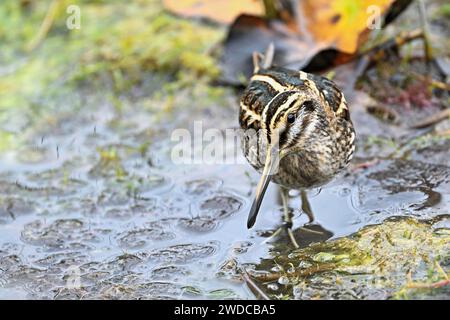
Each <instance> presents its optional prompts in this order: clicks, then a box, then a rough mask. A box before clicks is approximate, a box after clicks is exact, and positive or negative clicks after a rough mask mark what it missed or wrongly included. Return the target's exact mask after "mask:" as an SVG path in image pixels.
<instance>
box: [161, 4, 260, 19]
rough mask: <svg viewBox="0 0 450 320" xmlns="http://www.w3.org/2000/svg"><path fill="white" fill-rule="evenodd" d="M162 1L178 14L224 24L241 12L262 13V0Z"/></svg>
mask: <svg viewBox="0 0 450 320" xmlns="http://www.w3.org/2000/svg"><path fill="white" fill-rule="evenodd" d="M163 3H164V6H165V7H166V8H167V9H168V10H170V11H172V12H174V13H176V14H179V15H180V16H184V17H204V18H209V19H211V20H214V21H217V22H220V23H225V24H229V23H231V22H233V20H234V19H235V18H236V16H238V15H240V14H241V13H247V14H254V15H258V16H262V15H264V5H263V1H262V0H209V1H208V0H163Z"/></svg>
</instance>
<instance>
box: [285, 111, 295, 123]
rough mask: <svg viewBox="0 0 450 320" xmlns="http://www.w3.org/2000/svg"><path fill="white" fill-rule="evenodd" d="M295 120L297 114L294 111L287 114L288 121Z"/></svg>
mask: <svg viewBox="0 0 450 320" xmlns="http://www.w3.org/2000/svg"><path fill="white" fill-rule="evenodd" d="M294 121H295V114H294V113H289V114H288V116H287V122H289V123H294Z"/></svg>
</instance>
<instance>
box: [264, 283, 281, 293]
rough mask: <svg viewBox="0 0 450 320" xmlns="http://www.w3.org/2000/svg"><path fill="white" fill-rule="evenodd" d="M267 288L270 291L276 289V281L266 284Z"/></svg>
mask: <svg viewBox="0 0 450 320" xmlns="http://www.w3.org/2000/svg"><path fill="white" fill-rule="evenodd" d="M267 289H269V290H272V291H277V290H278V289H279V288H278V285H277V284H276V283H269V284H268V285H267Z"/></svg>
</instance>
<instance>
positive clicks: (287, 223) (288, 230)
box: [281, 221, 300, 249]
mask: <svg viewBox="0 0 450 320" xmlns="http://www.w3.org/2000/svg"><path fill="white" fill-rule="evenodd" d="M281 228H283V229H285V230H286V233H287V235H288V238H289V240H290V241H291V243H292V245H293V246H294V248H295V249H298V248H300V246H299V245H298V243H297V240H295V236H294V232H293V231H292V221H285V222H284V223H283V225H282V227H281Z"/></svg>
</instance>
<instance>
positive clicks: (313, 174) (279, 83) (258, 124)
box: [239, 45, 355, 247]
mask: <svg viewBox="0 0 450 320" xmlns="http://www.w3.org/2000/svg"><path fill="white" fill-rule="evenodd" d="M273 55H274V47H273V45H270V46H269V48H268V49H267V51H266V53H265V55H262V54H259V53H255V54H254V55H253V64H254V74H253V76H252V77H251V79H250V82H249V84H248V86H247V88H246V89H245V91H244V93H243V94H242V97H241V100H240V111H239V123H240V127H241V129H243V130H244V132H245V134H244V135H243V139H242V143H241V145H242V149H243V152H244V155H245V157H246V159H247V161H248V162H249V163H250V164H251V165H252V166H253V167H254V168H255V169H256V170H257V171H258V172H260V173H261V174H262V176H261V178H260V180H259V183H258V185H257V188H256V195H255V199H254V201H253V204H252V207H251V209H250V213H249V216H248V221H247V227H248V228H251V227H252V226H253V225H254V223H255V221H256V217H257V215H258V211H259V209H260V206H261V202H262V200H263V197H264V193H265V191H266V189H267V186H268V185H269V182H270V181H272V182H274V183H276V184H278V185H279V186H280V192H281V199H282V202H283V209H284V227H285V228H286V231H287V233H288V236H289V238H290V240H291V241H292V243H293V245H294V246H295V247H298V244H297V242H296V241H295V237H294V235H293V232H292V213H291V211H290V210H289V206H288V200H289V190H291V189H296V190H300V192H301V199H302V211H303V212H305V213H306V214H307V215H308V217H309V219H310V222H312V221H313V219H314V218H313V214H312V211H311V207H310V205H309V203H308V199H307V194H306V190H307V189H310V188H316V187H320V186H322V185H324V184H326V183H328V182H329V181H331V180H332V179H333V178H334V177H335V176H336V175H337V174H338V173H339V172H340V171H342V169H344V168H345V167H346V166H347V165H348V163H349V161H350V160H351V158H352V156H353V152H354V150H355V145H354V141H355V131H354V129H353V124H352V121H351V120H350V113H349V110H348V106H347V102H346V101H345V98H344V95H343V93H342V92H341V90H340V89H339V88H338V87H337V86H336V84H335V83H333V82H332V81H331V80H329V79H327V78H325V77H321V76H318V75H313V74H309V73H306V72H303V71H294V70H289V69H286V68H282V67H275V66H272V60H273ZM248 132H251V134H248Z"/></svg>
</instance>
